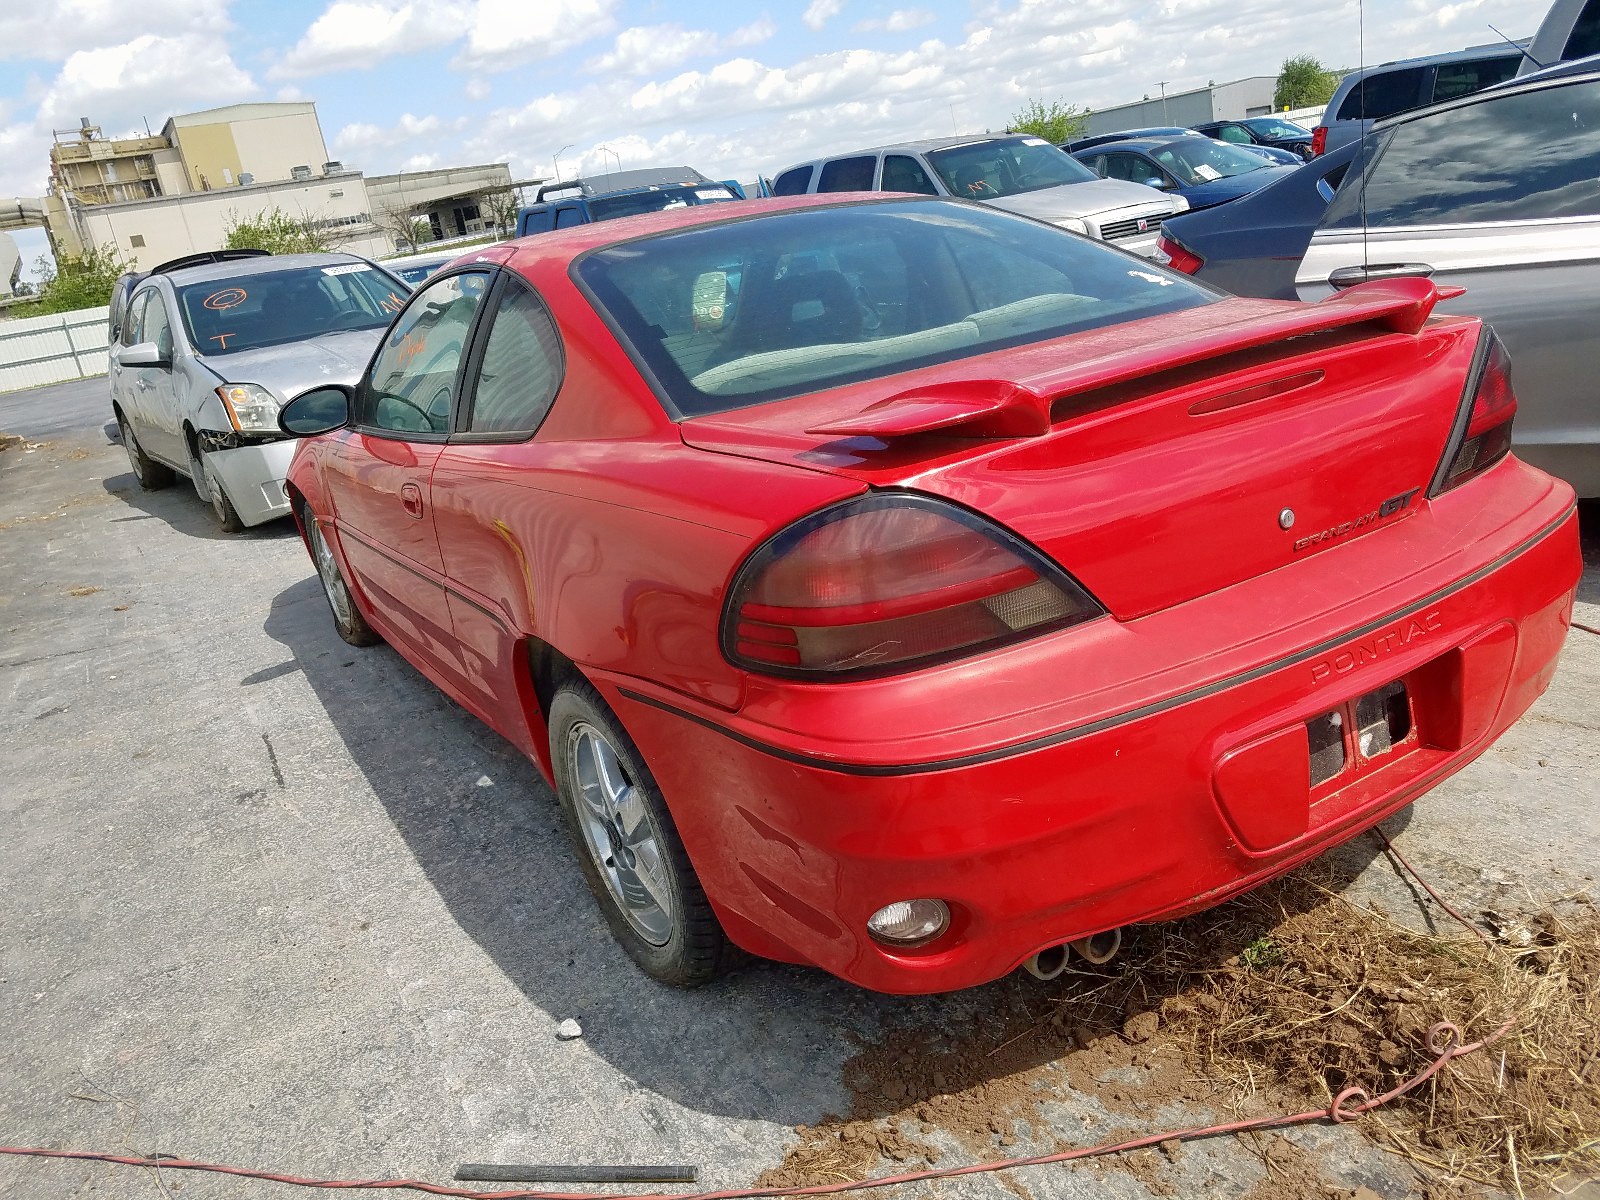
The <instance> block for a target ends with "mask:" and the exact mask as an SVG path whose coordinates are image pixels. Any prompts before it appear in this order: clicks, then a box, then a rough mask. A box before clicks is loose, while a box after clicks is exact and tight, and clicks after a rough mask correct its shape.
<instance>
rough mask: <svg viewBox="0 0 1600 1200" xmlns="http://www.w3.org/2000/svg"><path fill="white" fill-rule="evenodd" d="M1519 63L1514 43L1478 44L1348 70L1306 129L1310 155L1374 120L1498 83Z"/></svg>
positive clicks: (1362, 130)
mask: <svg viewBox="0 0 1600 1200" xmlns="http://www.w3.org/2000/svg"><path fill="white" fill-rule="evenodd" d="M1522 61H1523V55H1522V51H1521V50H1519V49H1517V48H1516V47H1515V46H1488V47H1484V46H1480V47H1477V48H1476V49H1472V50H1456V51H1454V52H1452V53H1450V54H1434V55H1431V56H1429V57H1427V58H1407V59H1402V60H1401V61H1399V62H1386V63H1383V64H1382V65H1380V66H1376V67H1364V68H1362V69H1361V70H1358V71H1351V72H1350V73H1349V74H1348V75H1346V76H1345V77H1344V78H1343V79H1341V80H1340V81H1339V86H1338V87H1337V88H1335V89H1334V91H1333V98H1332V99H1331V100H1329V101H1328V107H1327V110H1326V111H1325V112H1324V113H1323V115H1322V123H1321V124H1320V125H1318V126H1317V127H1316V128H1315V129H1314V130H1312V131H1311V150H1312V153H1313V154H1326V153H1327V152H1328V151H1329V150H1337V149H1338V148H1339V147H1340V146H1343V145H1345V144H1346V143H1348V142H1353V141H1355V140H1356V139H1357V138H1359V137H1360V136H1361V135H1362V134H1363V133H1366V132H1367V131H1368V130H1369V129H1371V128H1372V123H1373V122H1374V121H1381V120H1383V119H1384V118H1385V117H1392V116H1396V115H1398V114H1399V113H1404V112H1411V111H1412V110H1413V109H1418V108H1424V107H1426V106H1427V105H1430V104H1439V103H1442V102H1444V101H1446V100H1454V99H1456V98H1458V97H1460V96H1469V95H1471V94H1472V93H1473V92H1480V91H1482V90H1483V89H1484V88H1486V87H1493V86H1494V85H1495V84H1497V83H1503V82H1505V81H1506V80H1507V79H1510V78H1512V77H1513V76H1515V75H1516V73H1517V67H1518V66H1519V65H1520V64H1521V63H1522Z"/></svg>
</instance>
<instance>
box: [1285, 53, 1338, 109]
mask: <svg viewBox="0 0 1600 1200" xmlns="http://www.w3.org/2000/svg"><path fill="white" fill-rule="evenodd" d="M1338 86H1339V76H1338V75H1337V74H1335V73H1334V72H1333V71H1330V70H1328V69H1327V68H1326V67H1324V66H1323V65H1322V64H1321V63H1320V62H1319V61H1317V60H1316V59H1315V58H1313V57H1312V56H1311V55H1309V54H1300V55H1296V56H1295V57H1294V58H1286V59H1284V60H1283V66H1282V67H1280V68H1278V86H1277V89H1276V90H1275V91H1274V92H1273V93H1272V107H1273V108H1275V109H1278V110H1279V111H1280V112H1281V111H1282V110H1283V109H1286V108H1311V107H1313V106H1315V105H1318V104H1326V103H1327V102H1328V101H1329V100H1331V99H1333V89H1334V88H1336V87H1338Z"/></svg>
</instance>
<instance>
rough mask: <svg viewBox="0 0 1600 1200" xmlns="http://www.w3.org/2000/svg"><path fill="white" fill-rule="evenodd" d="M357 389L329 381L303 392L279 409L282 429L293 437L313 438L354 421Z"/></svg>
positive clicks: (279, 423)
mask: <svg viewBox="0 0 1600 1200" xmlns="http://www.w3.org/2000/svg"><path fill="white" fill-rule="evenodd" d="M354 399H355V389H354V388H350V387H346V386H345V385H343V384H339V383H335V384H328V385H327V386H325V387H319V388H312V389H311V390H310V391H309V392H301V393H300V394H299V395H298V396H296V397H295V398H294V399H293V400H291V401H289V403H287V404H285V405H284V406H283V408H282V409H281V410H279V412H278V428H279V429H281V430H283V432H285V433H287V434H288V435H289V436H290V437H313V436H315V435H316V434H319V433H331V432H332V431H333V430H335V429H343V428H344V427H345V426H346V425H348V424H349V423H350V410H351V408H352V407H353V401H354Z"/></svg>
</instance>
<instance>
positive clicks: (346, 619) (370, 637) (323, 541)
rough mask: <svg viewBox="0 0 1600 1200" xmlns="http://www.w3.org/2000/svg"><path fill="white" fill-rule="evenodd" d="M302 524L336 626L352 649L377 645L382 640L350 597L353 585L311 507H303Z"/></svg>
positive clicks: (301, 509)
mask: <svg viewBox="0 0 1600 1200" xmlns="http://www.w3.org/2000/svg"><path fill="white" fill-rule="evenodd" d="M300 524H301V526H302V527H303V528H304V529H305V531H306V545H307V546H308V547H309V548H310V550H311V562H312V565H313V566H315V567H316V569H317V578H318V579H320V580H321V581H322V592H323V595H325V596H327V598H328V607H329V608H330V609H332V610H333V627H334V628H335V629H337V630H338V631H339V636H340V637H342V638H343V639H344V640H345V641H347V642H349V643H350V644H351V645H352V646H375V645H377V644H378V643H379V642H381V641H382V640H383V639H382V638H381V637H379V636H378V634H377V631H376V630H374V629H373V628H372V626H371V625H368V624H367V619H366V618H365V617H363V616H362V615H361V610H360V609H359V608H357V607H356V598H355V597H354V596H353V595H351V593H350V585H349V584H348V583H346V582H345V579H344V573H343V572H342V571H340V570H339V562H338V560H337V559H336V558H334V557H333V548H332V547H331V546H329V545H328V539H327V538H325V537H324V536H323V534H322V526H321V525H318V524H317V518H316V514H314V513H313V512H312V511H311V506H310V505H309V504H302V505H301V506H300Z"/></svg>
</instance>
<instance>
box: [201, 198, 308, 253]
mask: <svg viewBox="0 0 1600 1200" xmlns="http://www.w3.org/2000/svg"><path fill="white" fill-rule="evenodd" d="M223 248H224V249H226V250H265V251H267V252H268V253H270V254H320V253H323V252H325V251H328V250H331V249H333V246H332V244H331V243H330V242H329V240H328V234H327V230H326V229H325V228H324V227H323V226H322V223H321V222H319V221H317V220H315V219H314V218H312V217H308V216H303V215H302V216H298V217H296V216H291V215H290V214H289V213H286V212H284V211H283V209H281V208H277V207H273V208H269V209H267V210H265V211H264V212H261V213H257V214H256V215H255V216H253V217H240V216H239V215H238V214H237V213H229V214H228V224H227V240H226V241H224V242H223Z"/></svg>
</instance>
